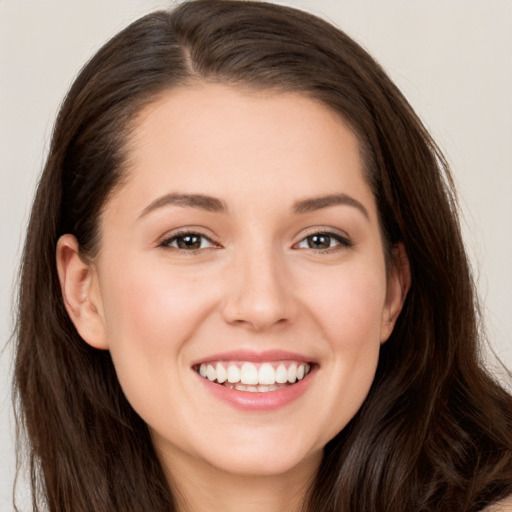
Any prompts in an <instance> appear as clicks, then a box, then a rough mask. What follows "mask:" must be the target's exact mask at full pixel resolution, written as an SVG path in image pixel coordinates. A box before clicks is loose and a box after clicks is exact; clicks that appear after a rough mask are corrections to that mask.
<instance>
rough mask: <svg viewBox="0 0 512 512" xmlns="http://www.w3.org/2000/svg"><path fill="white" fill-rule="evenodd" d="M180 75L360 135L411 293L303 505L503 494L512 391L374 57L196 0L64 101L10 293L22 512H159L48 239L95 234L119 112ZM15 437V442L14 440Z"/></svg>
mask: <svg viewBox="0 0 512 512" xmlns="http://www.w3.org/2000/svg"><path fill="white" fill-rule="evenodd" d="M194 81H209V82H220V83H227V84H231V85H233V86H235V87H236V86H243V87H252V88H255V89H269V88H270V89H274V90H278V91H279V90H282V91H293V92H298V93H301V94H304V95H306V96H308V97H310V98H314V99H316V100H318V101H320V102H322V103H323V104H325V105H327V106H328V107H330V108H331V109H332V110H334V111H336V112H337V113H339V114H340V115H341V116H342V117H343V119H344V120H345V121H346V122H348V124H349V125H350V126H351V128H352V129H353V130H354V132H355V133H356V134H357V136H358V139H359V142H360V145H361V148H362V150H363V153H364V155H365V164H366V169H365V170H366V173H367V179H368V181H369V183H370V185H371V187H372V190H373V192H374V194H375V197H376V199H377V203H378V209H379V215H380V220H381V227H382V231H383V233H384V235H385V239H386V241H387V246H388V248H389V252H391V247H392V246H393V245H394V244H396V243H398V242H402V243H403V244H404V246H405V249H406V251H407V254H408V256H409V259H410V264H411V274H412V285H411V289H410V291H409V294H408V297H407V300H406V302H405V305H404V310H403V311H402V314H401V315H400V317H399V319H398V322H397V325H396V327H395V329H394V331H393V333H392V335H391V337H390V339H389V340H388V342H387V343H385V344H384V345H383V347H382V349H381V354H380V360H379V365H378V369H377V374H376V377H375V381H374V383H373V386H372V389H371V390H370V393H369V395H368V397H367V399H366V400H365V402H364V404H363V406H362V408H361V409H360V411H359V412H358V413H357V414H356V416H355V417H354V418H353V419H352V420H351V422H350V423H349V425H348V426H347V427H346V428H345V429H344V430H343V431H342V432H340V433H339V434H338V435H337V436H336V437H335V438H334V439H333V440H331V441H330V442H329V443H328V444H327V446H326V447H325V455H324V458H323V461H322V464H321V467H320V468H319V470H318V475H317V478H316V480H315V482H314V483H313V485H312V488H311V490H310V493H309V496H310V498H309V499H310V501H309V502H308V503H305V510H309V511H314V512H327V511H332V512H334V511H337V512H348V511H352V512H356V511H357V512H360V511H364V512H382V511H387V510H392V511H394V512H401V511H403V512H420V511H421V512H427V511H431V512H434V511H436V512H442V511H450V512H452V511H455V510H457V511H467V512H473V511H474V512H476V511H477V510H480V509H481V508H482V507H483V506H485V505H486V504H490V503H493V502H495V501H496V500H498V499H500V498H502V497H505V496H507V495H509V494H511V493H512V398H511V396H510V395H509V394H508V393H507V392H506V391H504V390H503V389H502V388H501V387H500V386H499V385H498V384H497V383H496V382H495V381H494V380H493V379H492V378H491V377H490V376H489V375H488V373H487V372H486V370H485V369H484V368H483V366H482V363H481V362H480V359H479V345H478V338H479V335H478V325H477V320H478V318H477V314H476V312H477V307H476V298H475V294H474V286H473V282H472V280H471V275H470V271H469V267H468V261H467V258H466V254H465V251H464V247H463V243H462V239H461V235H460V229H459V225H458V220H457V213H456V204H455V199H454V193H453V187H452V181H451V178H450V174H449V171H448V168H447V166H446V163H445V160H444V159H443V156H442V155H441V153H440V152H439V151H438V149H437V147H436V146H435V144H434V142H433V141H432V139H431V138H430V136H429V134H428V133H427V132H426V130H425V128H424V127H423V125H422V124H421V122H420V121H419V119H418V118H417V116H416V115H415V114H414V112H413V111H412V109H411V107H410V106H409V104H408V103H407V101H406V100H405V99H404V97H403V96H402V94H401V93H400V92H399V90H398V89H397V88H396V87H395V86H394V84H393V83H392V82H391V81H390V80H389V78H388V77H387V76H386V74H385V73H384V72H383V71H382V69H381V68H380V67H379V65H378V64H376V62H375V61H374V60H373V59H372V58H371V57H370V56H369V55H368V54H367V53H366V52H365V51H364V50H363V49H362V48H361V47H360V46H359V45H357V44H356V43H355V42H354V41H352V40H351V39H350V38H349V37H347V36H346V35H345V34H344V33H343V32H341V31H339V30H338V29H336V28H335V27H333V26H332V25H330V24H328V23H326V22H324V21H322V20H320V19H319V18H316V17H314V16H312V15H309V14H306V13H304V12H301V11H299V10H295V9H291V8H287V7H282V6H277V5H271V4H267V3H264V2H247V1H229V0H199V1H194V2H185V3H183V4H182V5H181V6H179V7H178V8H176V9H175V10H173V11H172V12H163V11H162V12H155V13H153V14H150V15H148V16H145V17H144V18H142V19H140V20H138V21H136V22H135V23H133V24H132V25H130V26H129V27H128V28H126V29H125V30H123V31H122V32H121V33H119V34H118V35H117V36H115V37H114V38H113V39H112V40H111V41H109V42H108V43H107V44H106V45H105V46H104V47H103V48H102V49H101V50H100V51H99V52H98V53H97V54H96V55H95V56H94V57H93V58H92V59H91V61H90V62H89V63H88V64H87V65H86V66H85V67H84V69H83V70H82V72H81V73H80V74H79V76H78V78H77V79H76V81H75V82H74V84H73V86H72V88H71V90H70V91H69V93H68V95H67V97H66V99H65V101H64V103H63V105H62V108H61V110H60V113H59V116H58V119H57V123H56V126H55V129H54V133H53V139H52V143H51V148H50V153H49V156H48V160H47V163H46V166H45V168H44V172H43V174H42V177H41V180H40V183H39V187H38V190H37V195H36V198H35V202H34V206H33V210H32V215H31V219H30V224H29V228H28V233H27V238H26V243H25V249H24V256H23V264H22V272H21V283H20V290H19V313H18V324H17V357H16V367H15V406H16V410H17V417H18V425H19V428H20V434H21V431H26V433H27V435H28V441H29V443H28V445H29V448H28V454H29V462H30V468H31V481H32V487H33V506H34V510H36V511H37V510H41V507H43V508H48V510H50V511H51V512H64V511H70V512H71V511H73V512H90V511H91V510H94V511H95V512H112V511H130V512H136V511H140V512H143V511H144V512H148V511H151V512H163V511H165V512H169V511H172V510H175V505H174V502H173V498H172V490H171V489H170V488H169V486H168V483H167V482H166V479H165V477H164V474H163V471H162V468H161V466H160V464H159V461H158V458H157V456H156V454H155V451H154V448H153V446H152V443H151V440H150V437H149V433H148V429H147V427H146V425H145V423H144V422H143V421H142V419H141V418H140V417H139V416H138V415H137V414H136V413H135V412H134V411H133V409H132V408H131V407H130V405H129V404H128V402H127V400H126V398H125V397H124V395H123V393H122V391H121V388H120V385H119V383H118V380H117V377H116V374H115V370H114V367H113V364H112V361H111V358H110V355H109V353H108V352H107V351H99V350H95V349H93V348H91V347H90V346H89V345H87V344H86V343H85V342H84V341H83V340H82V339H81V338H80V337H79V335H78V334H77V332H76V330H75V328H74V326H73V324H72V322H71V321H70V319H69V317H68V315H67V313H66V310H65V307H64V304H63V300H62V296H61V291H60V285H59V280H58V276H57V272H56V265H55V249H56V244H57V240H58V238H59V237H60V236H61V235H62V234H64V233H72V234H74V235H75V236H76V237H77V239H78V241H79V244H80V248H81V250H82V251H83V253H84V254H94V252H95V250H96V249H97V246H98V223H99V218H100V214H101V211H102V207H103V205H104V204H105V201H106V200H107V198H108V196H109V194H111V193H112V192H113V191H114V190H115V187H116V185H117V184H119V183H120V182H121V180H122V177H123V168H124V167H123V166H124V164H125V152H126V147H125V146H126V141H127V139H128V137H129V133H130V128H131V126H132V124H133V123H132V121H133V120H134V118H135V116H136V115H137V114H138V113H139V112H140V111H141V109H142V108H143V107H144V106H145V105H147V104H149V103H150V102H152V101H154V99H155V98H156V97H157V95H159V94H160V93H162V92H164V91H165V90H168V89H170V88H173V87H176V86H178V85H187V84H190V83H193V82H194ZM20 439H21V437H20Z"/></svg>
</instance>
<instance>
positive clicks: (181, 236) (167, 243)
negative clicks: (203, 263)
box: [160, 232, 218, 252]
mask: <svg viewBox="0 0 512 512" xmlns="http://www.w3.org/2000/svg"><path fill="white" fill-rule="evenodd" d="M160 246H161V247H170V248H173V249H180V250H184V251H191V252H192V251H198V250H200V249H208V248H211V247H218V246H217V245H216V244H214V243H213V242H212V241H211V240H210V239H209V238H208V237H206V236H204V235H201V234H200V233H193V232H182V233H177V234H176V235H173V236H172V237H170V238H167V239H165V240H164V241H163V242H162V243H161V244H160Z"/></svg>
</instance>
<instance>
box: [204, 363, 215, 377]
mask: <svg viewBox="0 0 512 512" xmlns="http://www.w3.org/2000/svg"><path fill="white" fill-rule="evenodd" d="M206 377H207V378H208V380H211V381H213V380H215V379H216V378H217V372H216V371H215V368H214V367H213V366H212V365H211V364H209V365H208V366H207V367H206Z"/></svg>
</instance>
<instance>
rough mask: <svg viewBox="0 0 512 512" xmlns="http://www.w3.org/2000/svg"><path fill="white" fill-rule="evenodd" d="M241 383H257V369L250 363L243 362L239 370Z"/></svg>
mask: <svg viewBox="0 0 512 512" xmlns="http://www.w3.org/2000/svg"><path fill="white" fill-rule="evenodd" d="M240 382H241V383H242V384H259V376H258V370H257V369H256V366H254V365H253V364H252V363H244V364H243V365H242V368H241V370H240Z"/></svg>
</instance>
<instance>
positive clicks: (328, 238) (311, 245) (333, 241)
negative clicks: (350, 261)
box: [297, 232, 352, 251]
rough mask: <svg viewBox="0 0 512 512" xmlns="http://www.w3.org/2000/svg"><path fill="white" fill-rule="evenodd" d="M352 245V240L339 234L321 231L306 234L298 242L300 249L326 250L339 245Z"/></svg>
mask: <svg viewBox="0 0 512 512" xmlns="http://www.w3.org/2000/svg"><path fill="white" fill-rule="evenodd" d="M351 245H352V243H351V242H350V240H348V239H347V238H344V237H342V236H340V235H338V234H335V233H329V232H325V233H323V232H320V233H312V234H311V235H308V236H306V237H305V238H303V239H302V240H301V241H300V242H299V243H298V244H297V247H298V248H299V249H313V250H317V251H326V250H328V249H334V248H335V247H337V246H343V247H350V246H351Z"/></svg>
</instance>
